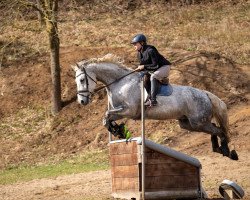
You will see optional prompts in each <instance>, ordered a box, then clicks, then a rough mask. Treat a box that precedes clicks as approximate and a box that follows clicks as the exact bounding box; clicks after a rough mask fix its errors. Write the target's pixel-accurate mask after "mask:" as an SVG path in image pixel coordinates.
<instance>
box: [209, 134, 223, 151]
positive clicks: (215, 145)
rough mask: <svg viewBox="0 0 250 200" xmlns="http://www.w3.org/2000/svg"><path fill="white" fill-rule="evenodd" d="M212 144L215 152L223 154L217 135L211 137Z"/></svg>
mask: <svg viewBox="0 0 250 200" xmlns="http://www.w3.org/2000/svg"><path fill="white" fill-rule="evenodd" d="M211 143H212V149H213V152H218V153H221V150H220V148H219V147H220V146H219V141H218V137H217V135H211Z"/></svg>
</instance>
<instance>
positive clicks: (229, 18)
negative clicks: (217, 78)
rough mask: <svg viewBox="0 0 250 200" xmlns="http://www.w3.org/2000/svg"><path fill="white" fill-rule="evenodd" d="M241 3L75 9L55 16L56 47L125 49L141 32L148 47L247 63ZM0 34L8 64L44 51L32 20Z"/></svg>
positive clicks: (249, 6)
mask: <svg viewBox="0 0 250 200" xmlns="http://www.w3.org/2000/svg"><path fill="white" fill-rule="evenodd" d="M242 2H243V3H238V4H236V5H232V4H231V3H225V2H224V1H222V3H211V4H206V5H202V4H199V5H191V6H182V7H170V6H167V5H165V6H164V7H163V6H160V5H155V4H151V5H150V6H147V7H145V6H142V7H141V8H138V9H136V10H126V11H124V12H121V10H119V9H118V8H116V11H115V12H111V11H110V12H104V11H103V9H104V10H105V9H106V8H104V5H95V6H94V7H93V9H92V10H91V9H88V8H86V7H80V8H78V10H75V9H74V10H73V9H72V10H70V11H67V12H66V11H62V12H61V13H60V16H59V19H60V21H59V31H60V38H61V46H73V45H77V46H84V47H88V46H109V47H110V46H123V47H128V48H129V47H130V46H129V41H130V39H131V37H132V36H133V35H134V34H136V33H140V32H143V33H145V34H146V35H147V36H148V38H149V42H150V43H152V44H154V45H156V46H158V47H161V48H174V49H175V48H178V49H184V50H189V51H208V52H214V53H219V54H220V55H223V56H226V57H228V58H230V59H232V60H234V61H236V62H238V63H242V64H243V63H250V60H249V59H250V58H249V54H250V40H249V26H250V3H249V1H242ZM97 11H99V12H100V13H99V14H98V12H97ZM105 11H106V10H105ZM117 13H119V15H117ZM0 32H1V35H0V42H1V43H3V45H4V44H8V43H9V41H13V42H12V43H11V45H9V48H10V49H12V50H11V51H6V50H5V51H4V53H5V56H6V59H7V60H13V59H14V60H15V59H18V58H20V57H22V56H24V55H31V56H32V54H34V53H43V52H46V51H47V49H48V48H47V36H46V33H45V32H40V27H39V24H38V22H37V21H35V20H30V21H24V20H19V21H15V22H14V23H13V24H11V25H8V26H7V25H5V26H4V28H3V27H2V28H1V30H0ZM38 39H39V40H38ZM3 45H2V46H3Z"/></svg>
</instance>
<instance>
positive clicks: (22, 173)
mask: <svg viewBox="0 0 250 200" xmlns="http://www.w3.org/2000/svg"><path fill="white" fill-rule="evenodd" d="M107 155H108V153H107V152H106V151H95V152H88V153H85V154H84V155H80V156H77V157H74V158H71V159H68V160H64V161H61V162H59V163H51V164H43V165H36V166H9V167H8V168H7V169H5V170H2V171H0V185H7V184H13V183H16V182H25V181H30V180H33V179H41V178H53V177H57V176H61V175H68V174H76V173H83V172H89V171H97V170H106V169H108V168H109V164H108V158H107V157H108V156H107Z"/></svg>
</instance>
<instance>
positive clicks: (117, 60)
mask: <svg viewBox="0 0 250 200" xmlns="http://www.w3.org/2000/svg"><path fill="white" fill-rule="evenodd" d="M107 62H109V63H112V64H116V65H118V66H119V67H120V68H123V69H125V70H128V69H129V68H128V67H126V66H125V65H124V63H125V61H124V59H123V58H121V57H119V56H117V55H114V54H112V53H108V54H106V55H104V56H103V57H100V58H91V59H88V60H83V61H80V62H79V63H78V64H79V65H80V66H84V65H89V64H92V63H93V64H94V63H107Z"/></svg>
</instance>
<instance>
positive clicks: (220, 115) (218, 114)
mask: <svg viewBox="0 0 250 200" xmlns="http://www.w3.org/2000/svg"><path fill="white" fill-rule="evenodd" d="M205 92H206V94H207V96H208V97H209V99H210V101H211V103H212V106H213V108H212V109H213V117H214V118H215V119H216V121H217V122H218V123H219V125H220V128H221V129H222V130H223V132H224V135H225V137H226V140H227V142H230V136H229V120H228V115H227V105H226V104H225V103H224V102H223V101H222V100H220V99H219V98H218V97H217V96H215V95H214V94H212V93H211V92H208V91H205Z"/></svg>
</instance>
